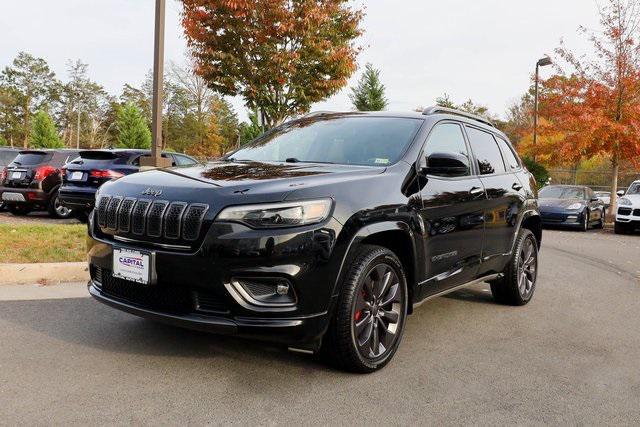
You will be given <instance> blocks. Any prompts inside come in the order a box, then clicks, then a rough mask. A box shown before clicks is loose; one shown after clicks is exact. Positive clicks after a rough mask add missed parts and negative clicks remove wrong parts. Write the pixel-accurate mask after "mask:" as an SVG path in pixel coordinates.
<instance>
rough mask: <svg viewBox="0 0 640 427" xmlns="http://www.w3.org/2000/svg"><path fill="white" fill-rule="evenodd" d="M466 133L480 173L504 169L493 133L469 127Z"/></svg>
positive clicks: (502, 170) (498, 171)
mask: <svg viewBox="0 0 640 427" xmlns="http://www.w3.org/2000/svg"><path fill="white" fill-rule="evenodd" d="M467 134H468V135H469V142H470V143H471V151H473V155H474V156H475V158H476V161H477V162H478V169H479V170H480V174H481V175H489V174H492V173H502V172H505V171H506V169H505V167H504V162H503V160H502V155H501V154H500V149H499V148H498V143H496V140H495V139H494V138H493V135H491V134H490V133H488V132H484V131H481V130H478V129H475V128H470V127H468V128H467Z"/></svg>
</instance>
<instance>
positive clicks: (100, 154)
mask: <svg viewBox="0 0 640 427" xmlns="http://www.w3.org/2000/svg"><path fill="white" fill-rule="evenodd" d="M78 155H79V156H80V157H81V158H83V159H91V160H112V159H117V158H118V153H116V152H113V151H108V150H86V151H80V152H79V153H78Z"/></svg>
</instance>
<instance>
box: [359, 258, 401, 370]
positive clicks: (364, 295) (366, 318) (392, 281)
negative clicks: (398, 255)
mask: <svg viewBox="0 0 640 427" xmlns="http://www.w3.org/2000/svg"><path fill="white" fill-rule="evenodd" d="M400 286H401V285H400V280H399V279H398V275H397V274H396V273H395V271H394V270H393V268H392V267H391V266H390V265H389V264H386V263H380V264H378V265H376V266H375V267H374V268H373V269H372V270H371V271H369V273H368V274H367V277H366V278H365V279H364V281H363V283H362V287H361V289H360V291H359V292H358V294H357V295H356V303H355V304H354V306H353V334H354V337H355V340H356V344H357V346H358V351H359V352H360V355H361V356H362V357H365V358H368V359H371V360H375V359H378V358H380V357H381V356H383V355H384V354H385V352H386V351H387V350H388V349H390V348H391V347H392V346H393V344H394V343H395V341H396V340H397V339H398V334H397V332H398V327H399V324H400V317H401V316H402V315H403V313H402V308H403V307H404V304H403V303H404V301H403V299H404V295H403V292H402V291H400Z"/></svg>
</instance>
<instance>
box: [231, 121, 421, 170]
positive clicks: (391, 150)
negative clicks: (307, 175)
mask: <svg viewBox="0 0 640 427" xmlns="http://www.w3.org/2000/svg"><path fill="white" fill-rule="evenodd" d="M421 124H422V120H420V119H411V118H396V117H370V116H369V117H357V116H350V117H344V116H340V117H329V118H327V117H323V118H313V119H307V120H298V121H295V122H291V123H287V124H285V125H283V126H282V127H280V128H276V129H275V130H274V131H272V132H269V133H267V134H265V135H264V136H262V137H260V138H258V139H257V140H256V141H255V142H253V143H252V144H250V145H249V146H248V147H246V148H241V149H240V150H238V151H237V152H235V153H233V155H232V156H231V158H230V159H231V160H236V161H243V160H250V161H267V162H284V161H288V162H311V163H339V164H350V165H369V166H386V165H390V164H392V163H395V162H396V161H398V160H399V159H400V156H401V155H402V153H404V151H405V149H406V148H407V146H408V145H409V143H410V142H411V141H412V140H413V138H414V136H415V135H416V133H417V132H418V129H419V128H420V125H421Z"/></svg>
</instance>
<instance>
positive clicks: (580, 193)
mask: <svg viewBox="0 0 640 427" xmlns="http://www.w3.org/2000/svg"><path fill="white" fill-rule="evenodd" d="M538 197H539V198H540V199H584V190H583V189H582V188H577V187H544V188H543V189H542V190H540V193H538Z"/></svg>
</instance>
